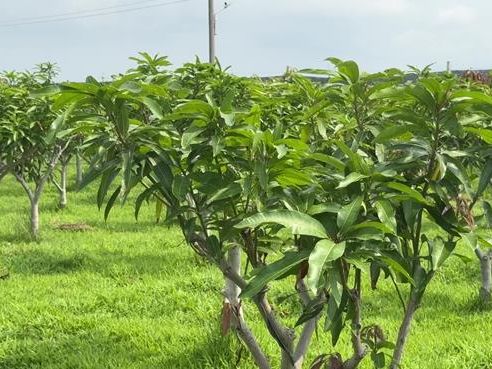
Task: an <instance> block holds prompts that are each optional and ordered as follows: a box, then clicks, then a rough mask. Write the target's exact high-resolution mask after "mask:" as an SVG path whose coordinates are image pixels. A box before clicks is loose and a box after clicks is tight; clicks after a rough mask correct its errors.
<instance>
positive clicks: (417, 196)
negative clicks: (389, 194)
mask: <svg viewBox="0 0 492 369" xmlns="http://www.w3.org/2000/svg"><path fill="white" fill-rule="evenodd" d="M384 185H385V186H386V187H388V188H391V189H392V190H397V191H399V192H402V193H404V194H405V195H408V196H409V197H410V198H412V199H414V200H416V201H417V202H420V203H422V204H425V205H430V203H429V202H428V201H427V200H426V199H425V198H424V197H423V196H422V194H421V193H420V192H418V191H417V190H414V189H413V188H411V187H409V186H407V185H405V184H403V183H398V182H388V183H385V184H384Z"/></svg>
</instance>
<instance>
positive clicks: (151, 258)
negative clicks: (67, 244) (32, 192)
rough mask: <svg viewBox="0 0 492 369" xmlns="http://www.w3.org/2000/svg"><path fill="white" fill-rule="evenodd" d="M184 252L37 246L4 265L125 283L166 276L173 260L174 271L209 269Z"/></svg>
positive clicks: (9, 258)
mask: <svg viewBox="0 0 492 369" xmlns="http://www.w3.org/2000/svg"><path fill="white" fill-rule="evenodd" d="M164 247H166V246H164ZM164 251H165V249H164ZM178 251H179V252H178ZM182 251H184V250H176V249H175V248H172V249H171V248H170V249H169V253H166V252H159V253H145V254H136V255H128V254H126V253H125V252H120V251H110V250H106V249H102V250H96V251H94V250H87V251H86V250H74V252H71V253H57V252H56V251H51V250H50V251H47V250H43V249H37V248H36V245H34V246H33V247H30V248H24V249H22V250H18V251H16V252H10V253H6V255H5V256H4V264H5V265H6V266H7V267H8V268H9V270H10V271H11V273H12V275H15V274H23V275H48V274H69V273H75V272H82V271H86V272H91V273H96V274H100V275H102V276H104V277H108V278H112V279H114V280H116V281H118V282H122V283H124V281H127V280H128V281H132V280H135V278H138V277H142V276H162V275H163V274H165V273H167V272H168V270H167V269H168V266H169V259H170V258H172V260H173V264H174V267H176V268H180V269H181V270H183V268H186V269H190V268H191V269H196V268H208V266H207V264H206V263H203V262H201V261H197V260H196V259H194V258H193V257H192V254H190V253H186V252H182Z"/></svg>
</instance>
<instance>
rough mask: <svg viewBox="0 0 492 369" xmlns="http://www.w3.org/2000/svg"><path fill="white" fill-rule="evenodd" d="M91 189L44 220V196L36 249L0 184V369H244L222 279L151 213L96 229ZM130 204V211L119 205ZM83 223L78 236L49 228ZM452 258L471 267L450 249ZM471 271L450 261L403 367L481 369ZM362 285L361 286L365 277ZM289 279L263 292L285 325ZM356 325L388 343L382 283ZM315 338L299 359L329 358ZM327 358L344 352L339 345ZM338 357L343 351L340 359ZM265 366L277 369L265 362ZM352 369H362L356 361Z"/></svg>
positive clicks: (390, 327) (15, 202)
mask: <svg viewBox="0 0 492 369" xmlns="http://www.w3.org/2000/svg"><path fill="white" fill-rule="evenodd" d="M95 193H96V191H95V190H94V189H87V190H85V191H83V192H81V193H73V192H71V193H70V194H69V205H68V208H67V209H65V210H63V211H58V210H57V209H56V202H57V198H56V193H55V192H54V189H53V188H52V187H50V188H48V189H47V192H46V194H45V196H44V199H43V202H42V207H41V223H42V239H41V241H40V242H38V243H36V242H32V241H30V240H29V237H28V236H27V226H26V223H27V220H28V219H27V214H28V209H27V205H28V203H27V198H26V197H25V196H24V194H23V192H22V190H21V188H20V186H18V185H17V184H16V183H15V182H14V181H13V180H12V179H11V178H6V180H5V181H3V182H2V183H0V269H1V268H2V267H6V268H7V269H8V270H9V272H10V277H9V278H8V279H5V280H1V279H0V302H1V303H0V369H17V368H57V369H61V368H63V369H69V368H70V369H75V368H91V369H93V368H100V369H110V368H115V369H116V368H118V369H120V368H141V369H157V368H159V369H168V368H170V369H174V368H176V369H181V368H182V369H184V368H193V369H195V368H196V369H205V368H210V369H226V368H235V367H236V362H237V361H238V359H239V358H240V357H241V359H240V361H239V362H240V364H239V366H237V367H239V368H254V366H253V365H252V364H251V361H250V359H249V358H248V356H247V355H246V354H245V353H243V354H242V355H241V354H240V353H239V351H240V350H239V348H240V344H239V343H238V342H237V340H236V339H235V337H225V338H224V337H221V335H220V329H219V315H220V309H221V288H222V278H221V276H220V275H219V274H218V273H217V272H216V270H215V269H214V268H213V267H211V266H209V265H207V264H206V263H204V262H202V261H200V260H199V259H198V258H196V257H195V256H194V254H193V253H192V252H191V250H190V249H189V248H187V246H186V245H185V244H183V240H182V236H181V234H180V232H179V231H178V229H177V228H174V227H171V228H168V227H165V226H162V225H156V224H155V223H154V221H153V208H152V206H148V207H144V209H143V211H142V213H141V219H140V221H139V222H138V223H137V222H135V220H134V217H133V209H132V207H131V206H130V205H127V206H126V207H123V208H119V207H117V208H115V209H114V211H113V213H112V214H111V216H110V218H109V220H108V223H107V224H105V223H104V220H103V213H102V211H101V212H100V211H98V210H97V207H96V206H95V205H94V204H95V199H94V197H95ZM130 203H131V201H130ZM62 223H86V224H88V225H90V226H91V227H92V229H91V230H89V231H86V232H71V231H62V230H58V229H57V225H59V224H62ZM461 252H463V253H466V254H468V255H469V256H471V253H470V252H469V251H468V250H466V249H464V248H463V249H462V250H461ZM478 278H479V271H478V262H475V260H474V261H473V262H472V263H468V264H464V263H463V262H461V261H460V260H459V259H458V258H453V259H452V260H451V262H450V264H449V265H448V267H447V268H446V269H445V270H443V271H442V272H440V273H439V274H438V275H437V277H436V278H435V280H434V282H433V283H432V284H431V288H430V289H429V291H428V293H427V295H426V297H425V299H424V303H423V306H422V308H421V310H419V311H418V313H417V316H416V320H415V322H414V324H413V326H412V334H411V337H410V340H409V344H408V347H407V350H406V352H405V358H404V368H408V369H429V368H433V369H445V368H446V369H447V368H468V369H472V368H476V369H478V368H480V369H486V368H492V336H491V332H492V312H490V311H482V310H481V309H480V308H478V307H477V304H476V303H475V299H476V295H477V290H478ZM366 279H367V278H366ZM292 283H293V280H285V281H282V282H281V283H277V284H275V285H274V289H273V291H272V300H273V303H274V305H275V307H276V310H277V311H278V313H279V314H280V316H282V317H283V318H284V319H285V321H286V322H288V323H290V324H292V323H293V322H295V320H296V318H297V317H296V316H295V315H292V316H290V315H287V312H289V311H292V310H293V309H294V310H296V311H298V310H299V304H298V302H297V300H296V299H295V297H293V298H290V299H286V300H285V299H283V297H284V296H285V294H286V293H288V292H289V291H291V289H289V285H291V284H292ZM364 301H365V305H364V310H363V318H364V322H365V323H366V324H379V325H380V326H382V327H383V329H384V331H385V332H386V335H387V337H388V338H389V339H394V338H395V336H396V332H397V327H398V319H399V318H400V317H401V314H402V312H401V307H400V305H399V303H398V300H397V299H396V298H395V295H394V294H393V293H392V285H391V283H390V282H389V281H383V283H381V285H380V288H379V289H378V290H377V291H369V289H368V288H367V287H366V288H365V296H364ZM246 315H247V318H248V319H250V320H252V323H251V326H252V328H253V329H254V331H255V332H256V333H257V335H258V336H259V339H260V341H261V343H262V345H263V346H264V347H265V348H266V351H267V352H268V353H269V354H270V355H272V356H273V357H275V358H277V357H278V355H277V351H276V350H277V349H276V346H275V343H274V342H273V340H272V339H270V338H269V336H268V334H267V333H266V331H265V330H264V328H263V327H262V324H261V323H260V322H259V320H258V316H257V315H256V312H255V310H254V307H252V306H251V305H249V304H247V305H246ZM329 342H330V337H328V335H327V334H325V333H323V332H322V330H321V329H320V331H319V336H318V337H315V338H314V342H313V345H312V350H311V353H310V358H309V360H312V358H314V357H315V356H316V355H318V354H320V353H329V352H333V351H334V350H335V348H333V347H332V346H331V344H330V343H329ZM339 346H340V348H338V347H337V350H341V351H346V349H347V348H348V335H347V333H345V335H343V336H342V339H341V341H340V343H339ZM344 348H345V350H344ZM273 361H274V363H275V365H277V366H276V367H278V362H276V361H275V360H273ZM363 368H371V365H370V361H369V360H366V361H365V364H364V365H363Z"/></svg>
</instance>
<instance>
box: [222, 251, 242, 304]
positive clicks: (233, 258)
mask: <svg viewBox="0 0 492 369" xmlns="http://www.w3.org/2000/svg"><path fill="white" fill-rule="evenodd" d="M227 258H228V263H229V265H230V267H231V269H232V270H233V271H234V272H235V273H237V274H239V275H241V248H240V247H239V246H236V247H234V248H233V249H231V250H229V252H228V255H227ZM240 293H241V289H240V288H239V286H238V285H237V284H235V283H234V282H233V281H231V280H230V279H228V278H226V281H225V288H224V296H225V299H226V300H227V301H228V302H229V303H231V304H232V305H237V304H238V303H239V294H240Z"/></svg>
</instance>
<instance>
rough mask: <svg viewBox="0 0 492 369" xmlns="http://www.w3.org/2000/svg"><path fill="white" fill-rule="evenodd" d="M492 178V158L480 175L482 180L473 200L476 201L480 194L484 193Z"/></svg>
mask: <svg viewBox="0 0 492 369" xmlns="http://www.w3.org/2000/svg"><path fill="white" fill-rule="evenodd" d="M491 179H492V159H488V160H487V162H486V163H485V166H484V167H483V169H482V174H481V175H480V181H479V182H478V188H477V192H476V193H475V196H474V199H473V202H476V201H477V200H478V198H479V197H480V196H482V194H483V193H484V191H485V190H486V189H487V187H488V186H490V180H491Z"/></svg>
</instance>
